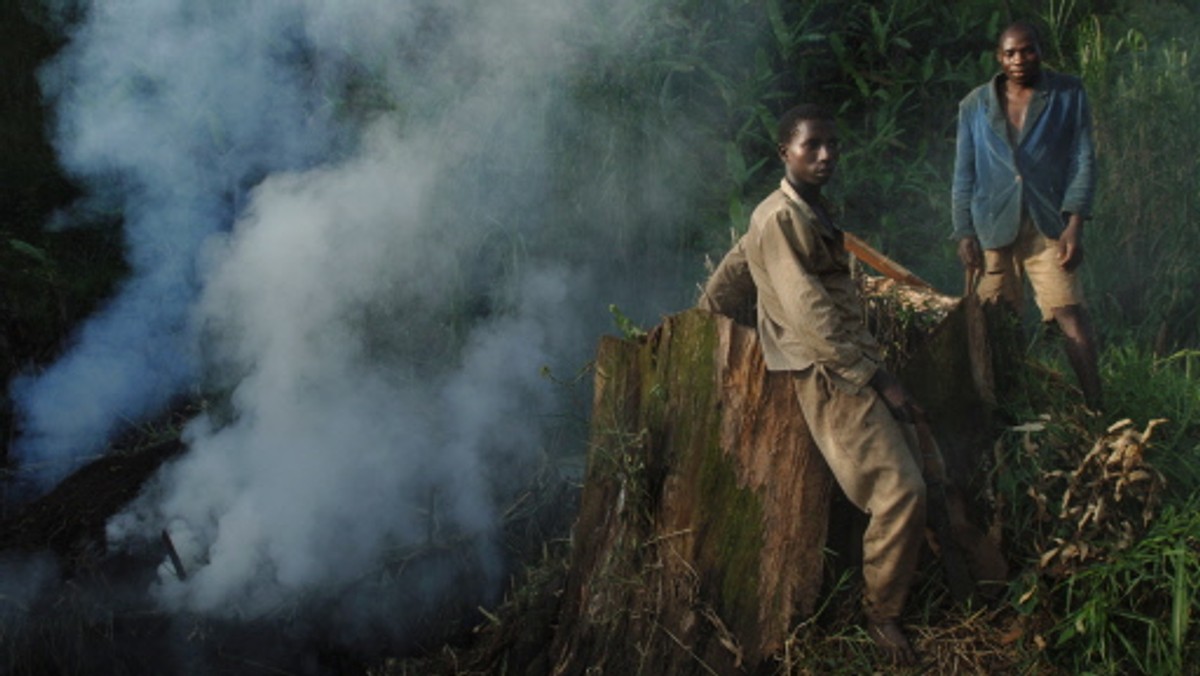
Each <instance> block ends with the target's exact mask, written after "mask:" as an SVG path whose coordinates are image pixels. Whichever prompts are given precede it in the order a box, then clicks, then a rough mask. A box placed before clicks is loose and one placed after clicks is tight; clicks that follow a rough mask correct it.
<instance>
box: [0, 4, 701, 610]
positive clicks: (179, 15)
mask: <svg viewBox="0 0 1200 676" xmlns="http://www.w3.org/2000/svg"><path fill="white" fill-rule="evenodd" d="M219 4H220V8H209V6H208V5H207V4H204V3H200V5H197V3H194V2H192V1H191V0H172V1H168V0H120V1H112V2H103V3H96V4H95V5H93V6H92V7H91V8H90V11H89V12H88V13H87V18H86V20H85V22H84V23H82V24H81V25H80V26H79V27H78V28H77V29H75V30H74V32H73V33H72V35H71V43H70V46H69V47H68V48H67V51H66V52H65V53H64V55H63V56H61V57H60V58H59V60H58V61H57V62H56V63H55V64H54V65H53V66H52V67H51V68H50V69H49V70H48V71H47V74H46V76H45V81H46V83H47V86H48V87H49V88H50V89H51V91H52V92H53V93H54V94H55V96H56V101H57V104H58V111H59V112H58V114H59V118H60V124H59V138H58V146H59V148H60V149H61V152H62V153H63V157H64V161H65V163H66V165H67V166H68V167H69V168H70V169H71V170H72V171H73V172H75V173H76V174H77V175H79V176H81V177H83V178H86V179H89V180H90V181H91V182H92V184H93V185H97V186H100V187H102V188H104V187H107V188H109V189H112V188H118V189H119V194H120V195H121V196H122V199H123V204H122V210H123V212H124V213H125V217H126V231H127V233H128V242H129V256H130V261H131V265H132V267H133V274H132V277H131V280H130V282H129V283H128V284H127V285H126V287H125V288H124V289H123V291H122V294H121V295H120V296H119V297H118V298H117V299H116V300H115V301H114V302H113V303H112V305H111V306H110V307H109V308H108V309H107V310H106V311H105V312H103V313H102V314H101V315H100V316H98V317H96V318H95V319H94V320H93V321H92V322H90V323H89V324H88V326H87V327H85V329H84V330H83V332H82V333H81V334H80V336H79V338H78V341H77V345H76V348H75V349H74V350H73V351H72V352H71V353H70V354H69V355H68V356H67V357H66V358H64V359H63V360H62V361H61V362H59V363H58V364H56V365H55V366H54V367H53V368H51V369H50V370H49V371H48V372H47V373H45V374H44V375H42V376H40V377H38V378H36V379H29V380H26V381H24V382H22V383H21V384H20V386H19V387H17V388H16V390H17V391H18V394H19V397H20V402H21V403H20V408H21V414H22V420H23V425H24V430H25V438H24V440H23V441H22V444H21V446H20V459H21V462H22V463H23V464H24V466H26V467H29V468H32V471H34V472H37V473H39V474H40V476H41V477H42V479H43V480H45V481H47V482H52V481H53V480H54V479H56V478H58V477H60V476H61V475H62V474H63V473H64V472H66V471H68V470H69V469H70V468H71V467H72V466H73V465H74V464H76V463H77V462H78V461H79V459H80V457H81V456H82V455H84V454H86V453H89V452H92V451H95V450H97V446H98V445H100V444H103V442H104V440H105V439H106V438H107V437H108V436H109V435H110V434H111V433H112V432H113V431H114V430H115V429H117V428H118V427H119V426H120V425H121V424H122V421H126V420H137V419H139V418H140V417H143V416H145V415H146V414H147V413H149V412H152V411H153V410H155V409H156V408H157V407H161V406H163V405H164V403H165V402H167V401H169V400H170V398H171V397H172V396H173V395H177V394H178V393H180V392H181V391H182V390H184V389H186V388H197V389H204V390H205V391H206V392H213V391H216V392H217V393H218V396H216V397H215V398H217V399H220V400H222V401H223V400H224V399H225V396H227V398H228V405H222V404H218V405H216V406H214V408H213V410H212V411H210V412H209V413H206V414H205V415H203V416H201V417H200V418H198V419H196V420H194V421H193V422H192V423H191V424H190V425H189V426H188V428H187V430H186V437H185V440H186V441H187V444H188V450H187V452H186V454H185V455H184V456H183V457H182V458H181V459H180V460H178V461H176V462H174V463H173V464H171V465H169V466H167V467H166V468H165V469H164V470H163V471H162V472H161V473H160V475H159V476H158V477H157V479H156V480H155V481H154V482H153V484H152V485H151V486H150V487H148V488H147V490H146V491H145V493H144V494H143V495H142V497H141V498H140V499H139V500H138V501H137V502H136V503H135V504H134V505H133V506H132V507H131V508H130V509H128V510H127V511H126V512H125V513H123V514H121V515H119V516H118V517H116V518H115V519H113V521H112V522H111V523H110V524H109V535H110V540H111V542H112V544H114V545H117V546H120V545H121V544H122V543H126V542H133V541H137V540H145V539H151V538H155V537H156V536H157V534H158V533H159V532H160V531H161V530H162V529H166V530H168V531H170V532H171V534H172V538H173V540H175V542H176V544H177V548H178V549H179V550H180V551H179V553H180V556H181V558H183V559H184V567H185V569H186V570H187V573H188V577H187V579H186V580H185V581H180V580H178V579H175V578H173V577H172V576H171V575H170V574H167V575H164V576H162V579H161V581H160V583H159V584H158V585H157V586H156V590H157V594H158V598H159V599H160V601H161V602H162V603H163V604H164V606H166V607H168V608H171V609H177V610H183V611H190V612H198V613H205V614H212V615H217V616H224V617H229V616H238V617H243V616H261V615H263V614H267V613H270V612H271V611H272V610H273V609H277V608H279V607H281V606H284V605H287V604H290V603H294V602H296V601H297V599H300V598H314V597H316V598H324V599H328V598H335V597H338V596H339V595H340V594H342V593H343V592H344V591H345V590H346V589H347V587H349V586H351V585H353V584H355V582H356V581H358V580H361V579H362V578H363V576H364V575H367V574H369V573H370V571H371V570H373V567H375V566H377V565H378V563H379V561H380V560H382V559H386V558H387V553H388V552H391V551H396V550H397V549H403V548H405V547H412V546H415V545H419V544H421V543H428V542H430V541H436V540H438V539H439V538H451V537H458V538H466V539H469V540H470V541H473V542H475V543H476V547H477V555H478V558H479V560H480V561H481V562H482V566H483V570H484V571H485V577H487V576H489V575H496V574H498V573H499V572H500V570H499V568H498V566H497V565H496V564H495V562H494V561H492V558H491V548H492V546H493V545H492V543H491V541H490V538H491V536H492V534H493V533H494V531H495V528H496V525H497V524H496V521H497V515H496V505H497V503H498V500H499V498H501V497H503V496H504V495H505V494H506V492H508V491H511V490H513V489H514V488H515V487H517V486H519V485H520V484H521V482H522V481H523V480H524V479H526V478H527V477H528V474H529V472H530V471H531V468H532V467H533V465H534V464H535V463H536V460H537V459H538V457H539V455H540V454H541V453H542V451H543V446H544V445H545V443H546V442H545V439H544V438H543V425H542V423H543V421H544V418H545V417H546V416H548V415H551V414H553V413H555V412H556V407H558V406H560V404H559V403H558V402H557V401H556V399H555V397H556V392H555V390H554V388H553V387H552V385H551V383H550V381H548V380H547V379H546V378H544V377H543V376H542V373H541V372H542V369H543V368H544V367H546V366H550V367H552V368H555V369H558V370H562V369H563V368H566V369H574V368H578V367H579V366H581V365H582V364H583V362H584V361H585V360H586V359H587V356H588V355H589V353H590V352H591V350H592V348H593V342H592V340H593V339H592V338H591V337H590V336H594V335H596V333H597V332H598V331H599V330H603V329H605V328H607V326H608V325H609V324H608V322H609V320H608V317H607V316H606V311H605V308H606V307H607V304H608V303H609V302H611V301H613V300H621V295H622V294H625V296H626V297H628V294H629V293H630V291H631V290H634V291H635V293H636V294H637V296H636V298H637V300H638V302H640V303H642V304H643V306H644V307H656V305H655V300H654V298H655V295H656V294H658V293H660V292H661V291H662V289H664V288H665V289H667V290H668V291H667V292H668V293H671V294H674V295H673V296H672V299H673V300H675V301H677V300H679V299H681V298H686V297H687V296H689V295H690V290H689V289H688V288H687V287H688V286H690V283H691V282H690V281H688V282H686V283H685V284H684V285H683V289H682V290H680V289H679V288H678V285H677V284H675V280H668V281H665V282H664V281H663V280H661V279H659V280H657V281H655V280H653V279H651V280H642V281H644V282H645V283H642V281H639V280H631V279H624V280H614V281H611V282H608V284H609V286H608V287H607V288H605V289H604V290H603V292H602V293H596V291H595V287H596V286H597V285H599V284H600V281H599V280H600V279H602V278H603V276H604V274H605V272H604V271H605V270H606V269H607V266H609V264H610V262H611V259H612V257H613V253H614V252H615V251H625V252H628V251H629V250H630V249H636V248H637V247H638V246H639V242H644V241H653V237H650V238H640V235H639V234H638V232H637V231H636V229H635V228H632V227H631V226H630V225H629V224H627V223H624V222H622V220H621V209H620V205H617V204H615V202H616V201H617V200H616V199H615V197H617V195H615V190H616V189H617V188H619V187H620V186H621V185H629V186H641V187H640V188H639V189H641V190H644V194H642V195H629V196H621V197H629V198H630V199H633V200H635V201H636V200H640V204H641V205H642V206H641V207H640V208H644V209H646V210H648V211H649V212H650V213H649V214H647V215H646V216H647V217H646V220H647V221H648V222H651V223H659V224H661V225H662V226H663V227H664V228H669V227H672V226H673V225H674V224H673V223H672V222H671V220H670V218H669V216H668V215H674V216H679V215H680V214H682V213H683V212H682V211H681V210H680V209H679V208H678V206H677V203H679V202H683V201H685V200H686V198H687V197H689V195H688V194H687V193H685V192H682V191H680V192H676V191H674V190H671V189H669V188H667V187H666V185H667V184H668V182H669V181H671V177H670V173H669V172H667V171H666V170H665V166H664V165H663V164H661V163H660V162H659V160H660V159H661V158H659V157H658V156H657V153H659V152H667V151H665V150H663V149H661V148H657V147H656V146H655V145H654V144H653V143H647V144H646V145H644V146H643V147H642V148H640V149H639V150H640V155H639V156H638V157H636V158H627V157H614V156H597V157H586V156H585V157H584V158H583V159H584V160H586V161H594V162H595V163H596V165H597V167H599V166H600V165H605V166H607V168H608V171H609V172H610V174H611V173H612V172H613V169H612V167H613V166H614V165H620V164H621V163H623V162H628V163H629V165H630V166H631V167H632V169H631V170H630V174H629V175H628V176H626V177H625V178H624V182H623V183H622V182H611V183H610V184H609V185H599V184H596V183H589V182H588V181H587V179H589V178H592V177H593V176H595V175H596V174H595V173H594V172H592V171H590V170H589V169H590V168H589V167H586V166H585V167H582V168H580V167H575V168H571V171H573V172H574V173H573V174H572V175H571V176H569V177H564V176H560V175H557V174H556V171H558V170H561V167H556V166H554V165H553V163H552V162H551V161H550V160H548V158H549V157H551V156H553V155H554V154H555V153H556V152H557V153H561V152H562V149H563V147H564V146H567V145H570V144H572V143H575V142H580V141H583V140H588V141H589V142H592V144H593V145H599V146H600V147H603V146H604V143H603V142H601V143H599V144H597V143H595V140H596V139H606V138H607V137H608V135H609V134H610V132H609V131H608V130H606V129H604V128H603V125H605V124H607V123H608V121H607V118H606V117H605V116H604V115H602V114H600V113H599V112H597V111H593V110H591V109H589V108H588V107H587V106H586V105H577V104H576V103H574V102H572V100H571V95H570V88H571V86H572V83H573V78H578V77H579V75H580V72H581V71H583V70H585V69H586V68H588V67H589V65H590V63H591V61H589V59H591V60H595V59H597V58H599V57H607V56H608V55H610V54H612V53H620V51H621V50H622V49H624V47H625V46H626V45H627V44H629V43H626V42H623V41H631V42H635V41H636V40H637V39H638V38H637V35H638V31H636V30H631V32H630V33H629V34H628V35H627V34H625V33H624V32H621V31H612V34H611V35H610V37H612V36H616V37H617V38H618V39H616V40H607V38H606V39H605V40H604V41H602V43H597V39H596V38H595V37H593V38H590V39H584V38H582V37H581V35H583V34H587V33H589V32H595V31H597V30H600V31H601V32H604V31H606V30H607V29H606V28H605V27H604V26H603V25H601V26H599V27H597V22H601V23H602V22H603V21H605V20H607V19H611V18H612V17H614V16H624V18H626V19H628V20H629V21H631V22H632V21H633V20H634V19H638V18H644V17H642V15H640V14H638V13H636V12H633V11H632V9H633V8H632V7H630V8H629V9H630V12H628V13H626V14H624V15H623V10H622V9H621V6H620V4H619V3H600V2H592V1H591V0H556V1H554V2H550V1H547V0H497V1H495V2H490V3H472V2H462V3H457V2H450V3H447V2H441V1H434V0H424V1H415V0H408V1H406V2H396V3H379V2H377V0H342V1H341V2H338V3H330V2H319V1H318V0H270V1H268V0H262V1H260V2H255V3H219ZM577 41H578V42H580V43H581V44H576V42H577ZM371 88H377V89H378V90H379V93H378V97H377V98H378V99H379V100H378V101H376V100H375V99H374V98H372V97H373V95H372V93H371V91H370V89H371ZM349 99H353V100H354V101H356V102H357V105H358V109H356V110H349V111H347V110H343V109H342V108H341V105H342V104H341V103H340V102H341V101H343V100H349ZM362 110H369V111H370V114H364V113H363V112H362ZM681 137H684V136H681ZM675 147H676V150H675V152H679V148H680V145H679V144H676V146H675ZM643 172H644V174H643ZM644 176H654V177H655V178H656V180H655V181H649V182H647V181H641V180H640V179H641V178H644ZM581 179H582V180H581ZM688 187H689V189H691V190H693V191H698V190H701V189H702V186H695V185H692V186H688ZM656 210H658V211H656ZM664 239H669V238H667V237H664ZM641 255H643V256H645V257H646V259H647V260H654V256H655V254H654V252H653V251H645V252H643V253H642V254H641ZM668 258H669V257H663V258H662V260H661V269H660V270H658V271H648V272H659V273H661V272H663V271H669V270H670V269H671V264H670V263H669V260H668ZM675 307H678V305H676V306H675ZM164 572H166V573H171V570H170V569H169V568H165V569H164ZM449 581H450V580H449V578H448V577H447V578H446V579H444V580H442V582H441V584H447V583H449ZM490 582H491V581H490V580H483V581H481V587H484V588H486V587H489V586H492V585H490V584H489V583H490ZM427 591H429V593H430V594H431V595H436V593H437V591H438V590H437V589H433V590H427Z"/></svg>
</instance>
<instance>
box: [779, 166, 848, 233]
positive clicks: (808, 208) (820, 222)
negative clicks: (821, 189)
mask: <svg viewBox="0 0 1200 676" xmlns="http://www.w3.org/2000/svg"><path fill="white" fill-rule="evenodd" d="M779 190H780V191H782V192H783V194H784V196H785V197H787V198H788V199H789V200H791V201H793V202H795V203H796V206H797V207H798V208H799V209H800V211H801V212H802V213H803V214H804V215H805V217H807V218H808V220H809V222H811V223H815V224H816V225H817V231H818V232H820V233H821V236H822V237H826V238H832V237H835V236H836V235H837V226H835V225H834V224H833V223H832V222H829V223H827V222H826V219H823V218H821V217H820V216H818V215H817V212H816V211H814V210H813V208H812V205H810V204H809V203H808V201H807V200H805V199H804V198H803V197H801V196H800V193H799V192H797V191H796V189H795V188H793V187H792V184H791V183H789V182H788V180H787V177H786V176H785V177H783V178H782V179H780V180H779ZM817 200H818V202H819V203H820V206H821V208H822V209H824V210H825V213H826V215H827V216H828V214H831V213H832V212H831V210H830V205H829V201H828V200H826V199H825V196H824V195H819V196H818V197H817Z"/></svg>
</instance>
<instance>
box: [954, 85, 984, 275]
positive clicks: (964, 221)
mask: <svg viewBox="0 0 1200 676" xmlns="http://www.w3.org/2000/svg"><path fill="white" fill-rule="evenodd" d="M975 180H976V176H975V139H974V137H973V135H972V134H971V127H970V111H968V110H966V105H965V104H962V105H959V107H958V135H957V139H956V142H955V153H954V186H953V188H952V190H951V205H952V215H953V219H954V234H953V237H954V238H955V239H957V240H958V259H959V260H960V261H962V264H963V266H964V267H966V268H968V269H973V268H980V267H983V254H982V252H981V251H980V248H979V239H978V238H977V237H976V235H975V227H974V224H973V223H972V222H971V197H972V196H973V195H974V193H975Z"/></svg>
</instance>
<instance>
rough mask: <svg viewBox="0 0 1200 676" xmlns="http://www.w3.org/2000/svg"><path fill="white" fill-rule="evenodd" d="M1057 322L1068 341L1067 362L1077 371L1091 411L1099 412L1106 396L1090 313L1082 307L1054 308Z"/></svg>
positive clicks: (1080, 385) (1065, 344)
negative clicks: (1101, 379) (1104, 395)
mask: <svg viewBox="0 0 1200 676" xmlns="http://www.w3.org/2000/svg"><path fill="white" fill-rule="evenodd" d="M1054 319H1055V321H1057V322H1058V327H1059V328H1060V329H1062V332H1063V337H1064V338H1065V339H1066V340H1065V343H1064V346H1065V348H1066V352H1067V361H1069V362H1071V368H1072V369H1074V370H1075V377H1076V378H1077V379H1078V380H1079V387H1080V389H1082V390H1083V398H1084V402H1085V403H1086V404H1087V405H1088V408H1091V409H1093V410H1097V411H1098V410H1100V409H1101V407H1102V406H1103V395H1102V392H1101V386H1100V367H1099V365H1098V359H1097V356H1096V338H1095V334H1094V333H1093V331H1092V322H1091V320H1090V319H1089V318H1088V314H1087V310H1085V309H1084V308H1083V307H1082V306H1079V305H1067V306H1065V307H1058V308H1054Z"/></svg>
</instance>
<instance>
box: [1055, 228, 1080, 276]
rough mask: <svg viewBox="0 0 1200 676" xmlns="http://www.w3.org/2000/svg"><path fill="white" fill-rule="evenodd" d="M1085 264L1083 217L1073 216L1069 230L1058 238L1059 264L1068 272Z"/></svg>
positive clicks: (1064, 231)
mask: <svg viewBox="0 0 1200 676" xmlns="http://www.w3.org/2000/svg"><path fill="white" fill-rule="evenodd" d="M1082 262H1083V217H1081V216H1080V215H1079V214H1071V217H1070V218H1069V219H1068V220H1067V229H1066V230H1063V232H1062V234H1061V235H1059V237H1058V264H1059V265H1060V266H1062V268H1063V269H1064V270H1066V271H1068V272H1070V271H1071V270H1074V269H1075V268H1077V267H1079V264H1080V263H1082Z"/></svg>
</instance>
